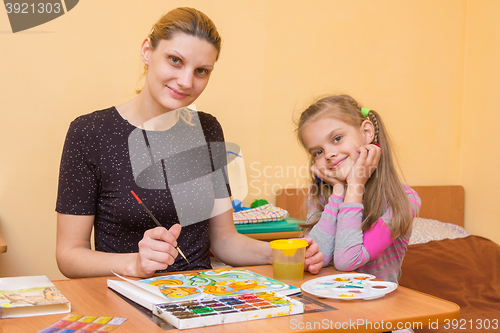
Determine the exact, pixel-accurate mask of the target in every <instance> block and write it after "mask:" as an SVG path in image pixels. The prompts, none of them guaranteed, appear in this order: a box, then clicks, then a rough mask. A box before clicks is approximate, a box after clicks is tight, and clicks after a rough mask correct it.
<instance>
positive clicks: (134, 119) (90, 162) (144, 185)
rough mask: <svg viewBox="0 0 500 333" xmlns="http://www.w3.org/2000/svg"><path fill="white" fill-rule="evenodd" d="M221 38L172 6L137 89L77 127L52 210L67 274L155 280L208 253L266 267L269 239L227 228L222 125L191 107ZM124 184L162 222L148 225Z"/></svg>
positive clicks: (193, 265) (148, 43)
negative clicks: (159, 273) (158, 274)
mask: <svg viewBox="0 0 500 333" xmlns="http://www.w3.org/2000/svg"><path fill="white" fill-rule="evenodd" d="M220 45H221V39H220V36H219V34H218V32H217V29H216V27H215V26H214V24H213V22H212V21H211V20H210V19H209V18H208V17H207V16H206V15H204V14H203V13H201V12H199V11H197V10H195V9H192V8H177V9H175V10H173V11H171V12H169V13H167V14H166V15H164V16H163V17H162V18H161V19H160V20H159V21H158V22H157V23H156V24H155V25H154V26H153V28H152V30H151V33H150V35H149V36H148V38H146V39H145V40H144V42H143V43H142V47H141V59H142V61H143V62H144V65H145V68H146V70H145V84H144V88H143V89H142V91H140V92H139V94H138V95H137V96H136V97H135V98H133V99H132V100H131V101H129V102H127V103H125V104H122V105H119V106H117V107H111V108H109V109H106V110H101V111H96V112H93V113H91V114H88V115H84V116H81V117H78V118H77V119H75V121H73V122H72V124H71V126H70V128H69V131H68V135H67V137H66V142H65V146H64V151H63V155H62V159H61V170H60V176H59V192H58V200H57V207H56V211H57V212H58V215H57V248H56V258H57V263H58V265H59V269H60V270H61V272H62V273H63V274H64V275H65V276H67V277H87V276H103V275H109V274H110V271H111V270H112V271H114V272H116V273H119V274H124V275H129V276H137V277H150V276H151V275H153V274H154V273H155V272H157V271H179V270H194V269H210V268H211V267H210V258H209V252H210V250H211V251H212V252H213V253H214V254H215V255H216V256H217V257H218V258H219V259H220V260H222V261H224V262H226V263H228V264H230V265H259V264H269V263H271V262H272V258H271V253H272V252H271V249H270V247H269V244H268V243H265V242H260V241H256V240H253V239H250V238H248V237H246V236H243V235H241V234H239V233H238V232H237V231H236V229H235V227H234V224H233V220H232V211H231V204H230V198H229V196H230V190H229V186H228V185H227V184H226V183H227V182H225V181H224V179H227V175H225V172H224V167H223V166H222V164H224V159H225V151H224V154H222V156H221V149H220V147H221V145H220V144H223V142H224V137H223V133H222V129H221V127H220V125H219V123H218V122H217V120H216V119H215V117H213V116H211V115H209V114H206V113H203V112H191V111H189V109H187V106H188V105H190V104H192V103H193V102H194V101H195V100H196V98H197V97H198V96H199V95H200V94H201V93H202V92H203V90H204V89H205V87H206V86H207V84H208V81H209V78H210V74H211V73H212V71H213V69H214V65H215V62H216V60H217V59H218V56H219V52H220ZM200 133H201V134H200ZM183 145H184V148H182V149H180V148H179V147H181V146H183ZM186 160H187V161H188V163H186V162H185V161H186ZM207 161H208V162H207ZM183 163H184V164H183ZM200 166H202V169H203V170H202V171H199V169H200ZM207 167H208V168H210V172H207V171H206V168H207ZM186 175H187V176H186ZM183 186H184V187H183ZM131 191H134V193H136V194H137V195H138V196H139V197H140V199H141V200H142V202H143V203H144V204H145V205H146V206H147V207H148V208H149V209H150V210H151V212H152V213H153V214H154V215H155V216H156V218H157V219H158V220H159V221H161V223H162V225H164V226H165V227H154V226H155V224H154V222H153V221H152V220H151V218H150V217H149V216H148V214H147V213H146V212H145V211H144V209H143V207H142V206H141V205H139V204H138V203H137V201H135V199H134V197H133V196H132V195H131ZM186 193H187V195H186ZM182 195H184V196H185V197H184V198H182ZM193 212H195V213H193ZM185 213H189V214H194V215H186V214H185ZM186 216H188V217H186ZM179 223H180V224H179ZM181 225H182V227H181ZM167 227H168V229H167ZM92 228H94V234H95V235H94V238H95V250H92V248H91V241H90V239H91V232H92ZM308 242H309V247H308V249H307V252H306V262H305V267H306V268H307V269H308V270H309V271H310V272H312V273H317V272H318V271H319V269H320V268H321V267H322V259H323V254H322V253H321V252H319V250H318V245H317V244H316V243H314V242H313V241H312V240H311V239H309V240H308ZM177 246H178V247H179V248H180V249H182V251H183V252H184V254H185V255H186V257H187V259H188V260H189V264H188V262H187V260H184V259H183V258H182V257H180V256H178V251H177V249H176V247H177Z"/></svg>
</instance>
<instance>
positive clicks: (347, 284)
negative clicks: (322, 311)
mask: <svg viewBox="0 0 500 333" xmlns="http://www.w3.org/2000/svg"><path fill="white" fill-rule="evenodd" d="M373 279H375V276H374V275H371V274H363V273H345V274H335V275H328V276H323V277H319V278H316V279H312V280H309V281H307V282H304V283H303V284H302V286H301V288H302V290H303V291H305V292H307V293H309V294H312V295H315V296H318V297H323V298H334V299H341V300H346V301H349V300H355V299H364V300H370V299H376V298H379V297H383V296H384V295H386V294H388V293H390V292H391V291H394V290H396V288H397V287H398V285H397V284H396V283H394V282H387V281H372V280H373Z"/></svg>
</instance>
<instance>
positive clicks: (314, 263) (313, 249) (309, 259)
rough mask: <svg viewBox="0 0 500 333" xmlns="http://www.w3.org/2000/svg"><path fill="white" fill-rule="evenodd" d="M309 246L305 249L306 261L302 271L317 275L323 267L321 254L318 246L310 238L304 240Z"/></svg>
mask: <svg viewBox="0 0 500 333" xmlns="http://www.w3.org/2000/svg"><path fill="white" fill-rule="evenodd" d="M304 240H306V241H307V243H308V244H309V245H308V246H307V248H306V260H305V261H304V270H306V271H309V272H311V273H312V274H317V273H318V272H319V270H320V269H321V267H323V257H324V255H323V252H321V251H320V250H319V246H318V244H317V243H316V242H315V241H313V239H312V238H304Z"/></svg>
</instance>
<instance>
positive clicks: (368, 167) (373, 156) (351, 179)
mask: <svg viewBox="0 0 500 333" xmlns="http://www.w3.org/2000/svg"><path fill="white" fill-rule="evenodd" d="M358 152H359V157H358V159H357V160H356V162H355V163H354V166H353V167H352V169H351V172H350V173H349V175H348V176H347V178H346V181H347V184H348V185H354V186H356V185H362V186H364V185H365V184H366V182H367V181H368V179H369V178H370V177H371V175H372V174H373V172H375V170H376V169H377V166H378V162H379V161H380V156H381V150H380V147H377V146H375V145H372V144H370V145H365V146H361V147H359V148H358Z"/></svg>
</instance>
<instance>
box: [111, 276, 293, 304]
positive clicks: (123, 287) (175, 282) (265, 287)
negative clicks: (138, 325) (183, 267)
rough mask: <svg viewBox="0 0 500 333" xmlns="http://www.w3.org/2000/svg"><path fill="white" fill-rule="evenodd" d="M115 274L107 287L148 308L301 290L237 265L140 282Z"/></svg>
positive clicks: (290, 293) (285, 293) (287, 293)
mask: <svg viewBox="0 0 500 333" xmlns="http://www.w3.org/2000/svg"><path fill="white" fill-rule="evenodd" d="M115 275H116V276H118V277H119V278H120V279H121V280H110V279H108V287H109V288H110V289H112V290H114V291H116V292H118V293H120V294H121V295H123V296H125V297H127V298H128V299H130V300H132V301H134V302H135V303H137V304H139V305H141V306H143V307H145V308H147V309H149V310H150V311H153V310H154V308H155V305H157V304H162V303H170V302H179V301H189V300H195V299H201V298H203V299H212V298H225V297H232V296H238V295H245V294H252V293H261V292H267V291H272V292H275V293H277V294H280V295H284V296H287V295H298V294H300V293H301V290H300V288H298V287H295V286H291V285H288V284H286V283H283V282H281V281H277V280H273V279H271V278H268V277H265V276H262V275H260V274H257V273H254V272H251V271H248V270H245V269H238V268H223V269H214V270H210V271H202V272H192V273H191V272H189V273H187V272H186V273H182V274H173V275H164V276H157V277H153V278H149V279H145V280H140V281H135V280H130V279H127V278H124V277H122V276H120V275H118V274H115Z"/></svg>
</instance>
